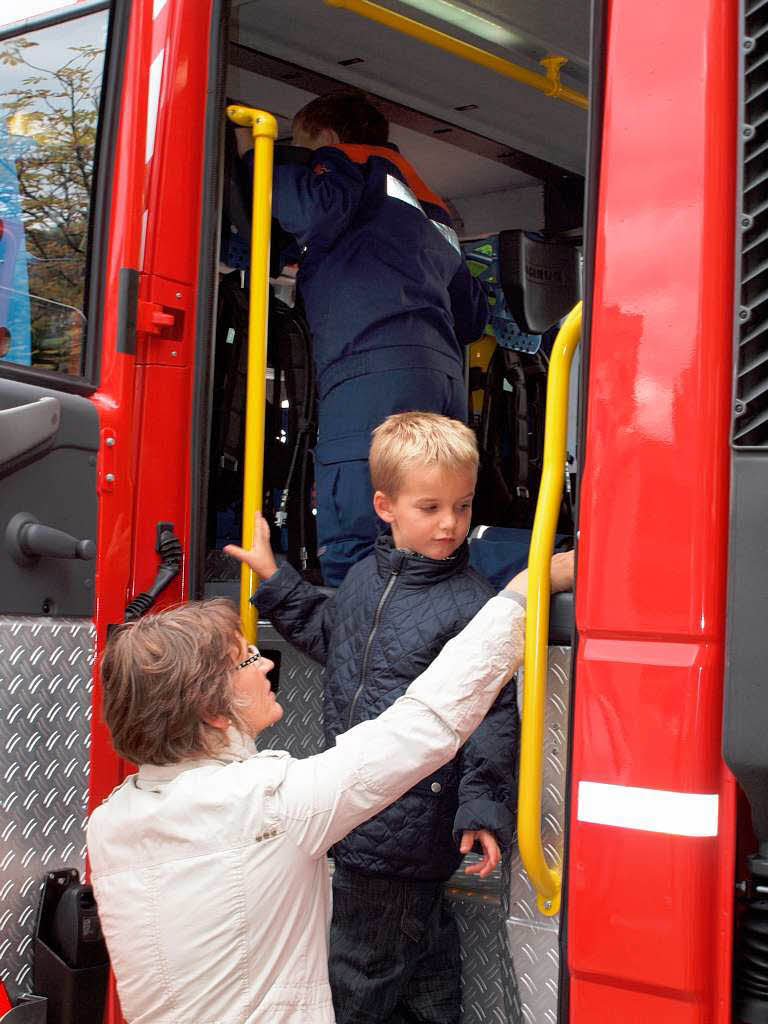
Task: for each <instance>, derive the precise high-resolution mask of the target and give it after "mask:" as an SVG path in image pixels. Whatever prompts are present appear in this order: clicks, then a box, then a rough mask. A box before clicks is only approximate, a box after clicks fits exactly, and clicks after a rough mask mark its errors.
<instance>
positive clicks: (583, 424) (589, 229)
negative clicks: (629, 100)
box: [557, 0, 608, 1024]
mask: <svg viewBox="0 0 768 1024" xmlns="http://www.w3.org/2000/svg"><path fill="white" fill-rule="evenodd" d="M606 8H607V4H606V2H605V0H592V27H591V44H590V61H589V63H590V69H591V73H590V79H589V128H588V135H587V174H586V184H585V189H584V312H583V316H582V331H581V357H580V358H581V362H580V366H579V370H580V380H579V410H578V437H579V442H578V444H579V448H578V452H577V466H578V470H579V472H578V476H577V481H576V564H577V566H578V552H579V528H578V524H579V519H580V515H581V478H582V475H583V473H584V463H585V459H586V455H587V387H588V383H589V365H590V339H591V337H592V309H593V305H594V303H593V290H594V284H595V250H596V244H597V242H596V240H597V211H598V202H599V198H600V166H601V160H602V149H603V115H604V111H605V47H606V41H607V40H606V37H607V20H608V17H607V9H606ZM575 587H576V584H575V583H574V590H575ZM576 626H577V624H576V621H575V615H574V624H573V638H572V641H571V702H570V707H569V712H568V753H567V760H566V771H565V814H564V818H563V882H562V885H563V888H562V899H561V903H560V984H559V986H558V1014H557V1019H558V1022H559V1024H568V1020H569V1019H570V986H571V978H570V974H569V972H568V955H567V954H568V872H569V868H570V864H569V857H568V850H569V845H570V844H569V840H570V815H569V813H568V812H569V808H570V806H571V793H572V782H573V780H572V774H573V720H574V708H575V706H576V694H577V687H578V680H577V673H576V659H577V654H578V648H579V633H578V629H577V628H576Z"/></svg>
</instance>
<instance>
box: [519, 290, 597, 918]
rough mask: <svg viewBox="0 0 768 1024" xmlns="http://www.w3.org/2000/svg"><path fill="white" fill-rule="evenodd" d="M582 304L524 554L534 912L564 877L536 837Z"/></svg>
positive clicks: (555, 400) (554, 370)
mask: <svg viewBox="0 0 768 1024" xmlns="http://www.w3.org/2000/svg"><path fill="white" fill-rule="evenodd" d="M581 309H582V304H581V302H579V303H578V304H577V305H576V306H574V308H573V309H572V310H571V312H570V313H569V314H568V316H567V317H566V318H565V321H564V323H563V325H562V327H561V328H560V331H559V332H558V335H557V338H556V339H555V344H554V346H553V348H552V355H551V356H550V360H549V379H548V381H547V408H546V427H545V433H544V461H543V465H542V473H541V486H540V488H539V500H538V502H537V504H536V517H535V519H534V521H533V533H532V535H531V550H530V554H529V557H528V612H527V616H526V623H525V663H524V664H525V676H524V696H523V714H522V730H521V741H520V783H519V792H518V810H517V819H518V820H517V833H518V846H519V848H520V859H521V860H522V862H523V867H524V868H525V870H526V871H527V873H528V877H529V878H530V880H531V883H532V884H533V887H534V888H535V889H536V892H537V896H538V905H539V910H540V911H541V913H542V914H545V915H547V916H548V917H549V916H552V915H554V914H557V912H558V911H559V910H560V892H561V885H562V877H561V872H560V870H559V868H550V867H549V866H548V865H547V862H546V861H545V859H544V849H543V846H542V841H541V772H542V756H543V741H544V708H545V705H546V699H547V643H548V639H549V598H550V575H549V563H550V560H551V558H552V551H553V549H554V544H555V529H556V528H557V519H558V515H559V512H560V502H561V500H562V496H563V480H564V475H565V474H564V467H565V446H566V432H567V425H568V385H569V381H570V373H571V362H572V360H573V354H574V352H575V351H576V348H577V346H578V344H579V339H580V336H581Z"/></svg>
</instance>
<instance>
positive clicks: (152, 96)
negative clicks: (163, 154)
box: [144, 48, 165, 163]
mask: <svg viewBox="0 0 768 1024" xmlns="http://www.w3.org/2000/svg"><path fill="white" fill-rule="evenodd" d="M164 60H165V48H163V49H162V50H161V51H160V53H158V55H157V56H156V57H155V59H154V60H153V61H152V63H151V64H150V67H149V88H148V90H147V142H146V147H145V151H144V163H148V162H149V160H150V159H151V158H152V154H153V153H154V151H155V132H156V130H157V105H158V103H159V102H160V82H161V81H162V77H163V61H164Z"/></svg>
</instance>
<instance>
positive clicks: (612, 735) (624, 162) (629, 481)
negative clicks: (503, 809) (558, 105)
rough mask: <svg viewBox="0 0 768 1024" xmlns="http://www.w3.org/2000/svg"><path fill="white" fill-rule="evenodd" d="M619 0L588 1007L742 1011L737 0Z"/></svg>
mask: <svg viewBox="0 0 768 1024" xmlns="http://www.w3.org/2000/svg"><path fill="white" fill-rule="evenodd" d="M607 8H608V10H607V17H608V21H607V36H606V38H607V52H606V62H607V63H606V83H605V119H604V128H603V151H602V166H601V196H600V203H599V211H598V223H597V252H596V266H595V291H594V311H593V321H592V338H591V363H590V380H589V395H588V407H587V448H586V453H585V465H584V474H583V480H582V493H581V520H580V561H579V590H578V594H577V604H576V614H577V624H578V629H579V635H580V647H579V655H578V664H577V678H576V690H575V702H574V734H573V746H572V751H573V775H572V783H573V785H572V791H573V806H572V810H571V832H570V874H569V891H568V913H569V929H568V936H569V949H568V963H569V970H570V972H571V980H572V984H571V1002H570V1008H571V1021H572V1022H573V1024H586V1022H587V1021H589V1022H594V1021H602V1020H609V1019H611V1020H621V1021H638V1022H639V1021H643V1022H646V1021H649V1020H655V1021H660V1022H661V1021H664V1022H666V1021H669V1022H675V1024H683V1022H685V1024H689V1022H691V1024H693V1022H694V1021H695V1022H697V1024H698V1022H701V1024H703V1022H705V1021H706V1022H708V1024H709V1022H713V1021H721V1022H723V1024H724V1022H725V1021H726V1020H729V1019H730V1015H729V994H728V987H729V963H730V924H731V915H732V909H731V907H732V881H733V818H734V809H733V803H734V801H733V783H732V780H731V778H730V776H729V775H728V773H727V770H726V769H725V768H724V766H723V765H722V762H721V759H720V730H721V718H722V710H721V708H722V663H723V641H724V628H725V626H724V602H725V579H726V556H727V535H728V431H729V410H730V397H731V308H732V274H733V267H732V263H733V219H734V195H735V184H734V140H735V132H736V27H737V26H736V18H737V4H735V3H733V2H730V0H727V2H726V0H683V2H680V3H677V4H669V3H668V2H667V0H647V2H644V3H642V4H638V3H636V2H635V0H613V2H609V3H608V4H607ZM581 780H586V781H594V782H604V783H611V784H614V785H626V786H636V787H642V788H649V789H663V790H669V791H672V792H679V793H718V794H719V795H720V819H719V834H718V836H717V837H715V838H690V837H684V836H669V835H660V834H655V833H649V832H641V831H638V830H632V829H625V828H619V827H614V826H606V825H596V824H592V823H588V822H580V821H578V820H577V800H578V786H579V782H580V781H581Z"/></svg>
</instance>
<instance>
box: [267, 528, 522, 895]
mask: <svg viewBox="0 0 768 1024" xmlns="http://www.w3.org/2000/svg"><path fill="white" fill-rule="evenodd" d="M468 557H469V556H468V550H467V545H466V543H465V544H463V545H462V546H461V548H459V550H458V551H457V552H456V554H455V555H454V556H453V557H452V558H450V559H445V560H435V559H431V558H424V557H423V556H421V555H416V554H412V553H409V552H406V551H402V550H398V549H396V548H394V546H393V542H392V537H391V535H390V534H389V533H384V534H382V535H381V536H380V537H379V538H378V540H377V543H376V548H375V550H374V552H373V554H372V555H370V556H369V557H368V558H366V559H364V560H363V561H361V562H358V564H357V565H355V566H353V567H352V569H351V570H350V571H349V573H348V575H347V577H346V579H345V580H344V582H343V583H342V585H341V587H339V589H338V590H337V591H336V592H335V594H331V593H330V592H328V591H324V590H322V589H320V588H318V587H314V586H312V585H311V584H309V583H306V582H305V581H304V580H303V579H302V578H301V576H300V575H299V574H298V573H297V572H296V571H295V570H294V569H293V568H292V567H291V566H290V565H287V564H286V565H283V566H281V568H280V569H279V570H278V572H277V573H276V574H275V575H274V576H272V578H271V579H270V580H268V581H267V582H265V583H262V585H261V586H260V587H259V589H258V592H257V594H256V595H255V596H254V599H253V600H254V603H256V604H258V607H259V612H260V614H262V615H264V616H266V617H267V618H269V619H270V620H271V621H272V623H273V624H274V626H275V627H276V628H277V630H278V632H280V634H281V635H282V636H284V637H285V638H286V639H287V640H289V641H290V642H291V643H292V644H294V645H295V646H296V647H298V648H299V649H300V650H302V651H304V652H305V653H306V654H308V655H309V656H310V657H311V658H314V659H315V660H316V661H318V662H319V663H320V664H321V665H325V666H326V669H327V671H326V689H325V733H326V741H327V743H328V745H329V746H331V745H333V744H334V742H335V741H336V738H337V737H338V736H339V734H340V733H343V732H345V731H346V730H347V729H349V728H351V727H352V726H353V725H356V724H357V723H358V722H362V721H366V720H368V719H371V718H374V717H375V716H376V715H378V714H380V712H382V711H383V710H384V709H385V708H387V707H389V706H390V705H391V704H392V703H393V702H394V701H395V700H396V699H397V698H398V697H400V696H402V694H403V693H404V692H405V690H406V688H407V686H408V684H409V683H410V682H411V681H412V680H413V679H415V678H416V677H417V676H418V675H419V673H421V672H423V671H424V669H425V668H426V667H427V666H428V665H429V664H430V662H432V660H433V659H434V658H435V657H436V656H437V654H438V653H439V652H440V650H441V649H442V647H443V645H444V644H445V643H446V641H447V640H449V639H450V638H451V637H453V636H455V635H456V634H457V633H458V632H459V631H460V630H461V629H462V628H463V627H464V626H465V625H466V623H467V622H469V620H470V619H471V618H472V616H473V615H474V614H475V612H476V611H477V610H478V609H479V608H481V607H482V605H483V604H485V602H486V601H487V600H488V598H489V596H491V594H492V593H493V591H492V589H491V587H490V586H489V584H488V583H487V582H486V581H485V580H484V579H483V578H482V577H481V576H480V575H479V574H478V573H476V572H475V571H474V569H472V568H470V567H469V564H468ZM517 741H518V718H517V707H516V697H515V688H514V687H511V686H509V687H507V688H506V689H505V690H504V691H503V692H502V694H501V695H500V696H499V698H498V699H497V701H496V703H495V704H494V705H493V707H492V708H491V711H490V712H489V714H488V716H487V717H486V719H485V721H484V722H483V723H482V725H481V726H480V727H479V728H478V729H477V731H476V732H475V733H474V735H473V736H472V737H471V738H470V740H469V741H468V742H467V743H466V744H465V745H464V746H463V747H462V749H461V750H460V751H459V753H458V754H457V756H456V757H455V758H454V759H453V760H452V761H451V762H449V763H448V764H447V765H445V766H444V767H442V768H440V769H439V770H438V771H436V772H435V773H434V774H432V775H430V776H429V777H428V778H426V779H424V780H423V781H422V782H420V783H419V784H418V785H416V786H414V787H413V789H411V790H409V791H408V792H407V793H405V795H404V796H402V797H401V798H400V799H399V800H397V801H396V802H395V803H394V804H392V805H391V806H390V807H388V808H387V809H386V810H384V811H382V812H381V813H379V814H378V815H376V817H375V818H372V819H371V820H370V821H367V822H366V823H365V824H363V825H360V826H359V827H358V828H356V829H354V831H352V832H350V834H349V835H348V836H346V837H345V838H344V839H342V840H340V841H339V842H337V843H336V845H335V847H334V851H333V853H334V857H335V858H336V859H337V860H338V861H339V862H340V863H343V864H344V865H346V866H347V867H349V868H352V869H353V870H357V871H363V872H368V873H370V874H377V875H385V876H388V877H394V878H414V879H431V880H445V879H447V878H448V877H449V876H450V875H451V874H453V872H454V871H455V870H456V868H457V867H458V865H459V863H460V862H461V855H460V854H459V852H458V840H459V839H460V833H461V832H462V831H463V830H464V829H478V828H487V829H490V830H491V831H492V832H493V833H494V834H495V836H496V838H497V839H498V841H499V842H500V844H502V845H504V846H507V845H509V844H510V843H511V842H512V839H513V830H514V813H515V791H514V782H515V762H516V753H517Z"/></svg>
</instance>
